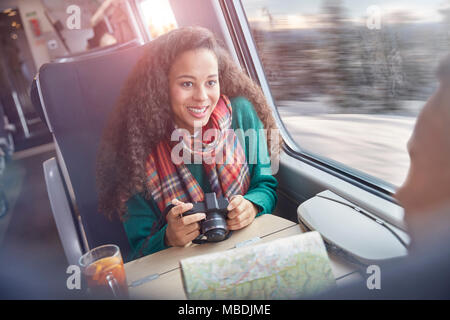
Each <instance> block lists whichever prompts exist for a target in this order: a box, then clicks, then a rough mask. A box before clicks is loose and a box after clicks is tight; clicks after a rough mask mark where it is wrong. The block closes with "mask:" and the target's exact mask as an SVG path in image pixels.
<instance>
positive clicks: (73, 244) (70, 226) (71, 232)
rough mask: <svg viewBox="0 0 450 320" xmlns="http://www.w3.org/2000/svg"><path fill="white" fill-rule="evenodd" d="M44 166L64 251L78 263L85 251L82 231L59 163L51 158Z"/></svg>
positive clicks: (48, 190)
mask: <svg viewBox="0 0 450 320" xmlns="http://www.w3.org/2000/svg"><path fill="white" fill-rule="evenodd" d="M43 167H44V176H45V183H46V185H47V193H48V198H49V200H50V205H51V207H52V213H53V218H54V219H55V223H56V227H57V229H58V234H59V238H60V239H61V243H62V245H63V248H64V253H65V254H66V258H67V261H68V263H69V264H71V265H78V259H79V258H80V256H81V255H82V253H83V247H82V242H81V240H80V237H79V234H80V232H81V231H80V230H78V229H77V223H76V220H74V216H73V214H72V210H71V206H70V203H69V199H68V196H67V194H66V192H65V189H64V184H63V180H62V178H61V174H60V171H59V169H58V163H57V161H56V159H55V158H51V159H48V160H46V161H44V163H43Z"/></svg>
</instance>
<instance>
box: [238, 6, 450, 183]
mask: <svg viewBox="0 0 450 320" xmlns="http://www.w3.org/2000/svg"><path fill="white" fill-rule="evenodd" d="M242 5H243V8H244V10H245V13H246V16H247V18H248V22H249V25H250V28H251V31H252V36H253V39H254V41H255V45H256V47H257V50H258V55H259V58H260V59H261V62H262V64H263V68H264V72H265V75H266V78H267V81H268V82H269V85H270V89H271V93H272V96H273V98H274V102H275V105H276V106H277V110H278V112H279V114H280V116H281V119H282V121H283V122H284V124H285V126H286V128H287V130H288V131H289V133H290V135H291V136H292V138H293V139H294V141H295V142H296V143H297V145H298V146H299V147H300V148H301V149H302V150H305V152H309V153H311V154H314V155H317V156H319V157H322V158H327V159H331V160H333V161H334V162H338V163H339V164H341V165H342V168H346V169H347V170H350V171H351V172H352V173H355V174H361V176H363V177H365V178H367V177H368V178H369V179H370V178H373V181H383V182H385V183H386V185H388V186H392V189H395V187H397V186H399V185H401V184H402V182H403V181H404V179H405V177H406V174H407V170H408V166H409V157H408V153H407V149H406V145H407V141H408V139H409V137H410V135H411V133H412V130H413V127H414V124H415V120H416V117H417V115H418V113H419V112H420V110H421V108H422V107H423V106H424V104H425V102H426V100H427V99H428V98H429V97H430V96H431V95H432V93H433V91H434V90H435V89H436V88H437V85H438V82H437V80H436V76H435V70H436V67H437V65H438V63H439V60H440V59H441V58H442V57H444V56H445V55H446V54H448V53H449V52H450V31H449V30H450V1H449V0H428V1H424V0H421V1H401V0H395V1H392V0H389V1H387V0H380V1H365V0H364V1H356V0H352V1H350V0H346V1H339V0H323V1H287V0H281V1H280V0H242Z"/></svg>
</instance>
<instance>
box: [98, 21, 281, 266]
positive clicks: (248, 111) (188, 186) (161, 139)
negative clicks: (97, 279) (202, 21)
mask: <svg viewBox="0 0 450 320" xmlns="http://www.w3.org/2000/svg"><path fill="white" fill-rule="evenodd" d="M264 129H266V130H267V131H266V132H265V131H264ZM208 130H209V131H208ZM211 130H212V131H211ZM175 132H178V133H179V132H181V134H179V135H178V136H177V135H175V136H176V137H181V140H179V139H176V138H175V139H174V133H175ZM206 132H213V133H217V134H215V135H214V134H209V135H208V134H206ZM239 133H241V134H239ZM242 133H244V134H242ZM191 138H192V139H191ZM180 141H181V142H180ZM280 141H281V139H279V133H278V130H277V128H276V124H275V121H274V118H273V116H272V113H271V111H270V109H269V107H268V105H267V102H266V100H265V97H264V95H263V94H262V91H261V89H260V88H259V87H258V85H256V84H255V83H254V82H252V80H251V79H250V78H249V77H248V76H247V75H246V74H245V73H243V72H242V71H241V70H240V68H239V67H238V66H237V65H235V64H234V62H233V61H232V59H231V58H230V56H229V55H228V53H227V52H226V51H225V49H223V48H222V47H221V46H220V45H219V44H218V42H217V40H216V38H215V37H214V35H213V34H212V33H211V32H210V31H208V30H207V29H204V28H199V27H188V28H180V29H176V30H174V31H171V32H169V33H168V34H165V35H163V36H160V37H159V38H157V39H155V40H154V41H152V42H151V43H149V44H148V45H147V49H146V51H145V53H144V55H143V57H142V58H141V59H140V61H139V62H138V63H137V65H136V66H135V68H134V69H133V71H132V73H131V75H130V76H129V78H128V80H127V82H126V84H125V86H124V88H123V90H122V92H121V96H120V99H119V101H118V105H117V107H116V109H115V110H114V112H113V113H112V116H111V118H110V120H109V122H108V125H107V127H106V129H105V132H104V135H103V139H102V143H101V148H100V152H99V157H98V166H97V181H98V190H99V210H100V212H102V213H105V214H107V215H108V216H109V217H114V216H116V215H119V216H120V218H121V219H122V221H123V223H124V227H125V231H126V233H127V236H128V239H129V242H130V245H131V248H132V250H133V258H136V257H139V256H142V255H146V254H150V253H154V252H156V251H159V250H162V249H165V248H167V247H170V246H185V245H186V244H188V243H189V242H190V241H192V240H193V239H195V238H196V237H197V236H198V235H199V234H200V231H199V228H200V224H199V222H200V221H201V220H202V219H204V218H205V214H204V213H197V214H194V215H189V216H184V217H182V216H181V214H182V213H184V212H186V211H187V210H190V209H191V208H192V203H193V202H199V201H203V200H204V195H205V193H209V192H215V193H216V195H217V196H218V197H219V196H224V197H227V198H228V199H229V201H230V202H229V205H228V207H227V209H228V219H227V225H228V228H229V229H230V230H238V229H241V228H244V227H246V226H247V225H249V224H251V223H252V222H253V220H254V219H255V217H256V216H259V215H261V214H265V213H271V212H272V211H273V210H274V208H275V205H276V201H277V195H276V188H277V185H278V183H277V181H276V179H275V177H273V175H272V172H271V170H270V169H271V163H270V158H269V156H270V155H271V156H272V158H274V156H276V155H277V154H278V153H279V150H280V145H279V142H280ZM180 146H182V148H180ZM175 150H177V151H175ZM180 150H182V151H183V152H187V153H189V155H188V157H186V154H184V155H183V158H182V161H180V156H179V152H178V151H180ZM268 150H270V152H271V153H270V154H269V152H268ZM219 155H222V157H220V156H219ZM198 156H200V158H199V157H198ZM199 159H200V160H199ZM206 159H208V161H206ZM211 159H213V160H211ZM230 159H231V161H229V160H230ZM191 160H192V161H191ZM169 204H173V205H175V207H173V208H172V209H171V210H170V211H168V213H167V214H166V216H163V212H164V211H165V208H167V206H168V205H169Z"/></svg>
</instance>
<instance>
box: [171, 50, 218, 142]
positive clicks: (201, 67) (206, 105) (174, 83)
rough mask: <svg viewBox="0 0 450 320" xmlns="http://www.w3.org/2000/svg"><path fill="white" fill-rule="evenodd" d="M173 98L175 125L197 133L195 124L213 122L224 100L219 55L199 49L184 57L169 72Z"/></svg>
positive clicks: (183, 55) (187, 53)
mask: <svg viewBox="0 0 450 320" xmlns="http://www.w3.org/2000/svg"><path fill="white" fill-rule="evenodd" d="M169 94H170V102H171V107H172V111H173V114H174V122H175V124H176V125H177V126H178V127H179V128H184V129H187V130H189V132H190V133H191V134H193V133H194V122H196V124H197V127H198V125H199V124H200V125H201V126H202V127H203V126H204V125H206V124H207V123H208V121H209V118H210V116H211V113H212V111H213V110H214V108H215V106H216V104H217V102H218V101H219V97H220V86H219V67H218V62H217V58H216V56H215V54H214V53H213V52H212V51H210V50H208V49H197V50H190V51H186V52H183V53H182V54H180V55H179V56H178V57H177V58H176V60H175V62H174V64H173V65H172V67H171V68H170V72H169Z"/></svg>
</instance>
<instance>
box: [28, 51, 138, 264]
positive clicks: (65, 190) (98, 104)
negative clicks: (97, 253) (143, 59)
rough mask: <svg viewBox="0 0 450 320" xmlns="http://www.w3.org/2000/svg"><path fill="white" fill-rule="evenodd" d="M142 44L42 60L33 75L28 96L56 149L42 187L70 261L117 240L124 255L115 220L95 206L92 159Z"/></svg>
mask: <svg viewBox="0 0 450 320" xmlns="http://www.w3.org/2000/svg"><path fill="white" fill-rule="evenodd" d="M144 47H145V45H143V46H134V47H127V48H125V49H124V48H122V49H121V50H117V51H113V52H108V53H106V54H103V55H100V54H96V55H95V56H93V57H90V58H86V57H83V56H81V57H80V58H78V59H72V60H71V61H66V62H64V63H60V62H54V63H48V64H45V65H43V66H42V67H41V68H40V70H39V73H38V75H37V76H36V78H35V82H36V83H35V84H36V87H35V90H34V91H32V95H34V99H33V100H34V101H38V102H39V103H40V106H38V108H42V111H41V116H43V117H44V118H45V120H46V123H47V125H48V127H49V130H50V132H51V133H52V135H53V140H54V143H55V147H56V154H57V156H56V158H52V159H49V160H48V161H46V162H45V163H44V174H45V179H46V184H47V191H48V194H49V199H50V203H51V207H52V211H53V216H54V218H55V222H56V225H57V228H58V233H59V235H60V238H61V242H62V244H63V247H64V251H65V254H66V257H67V259H68V261H69V263H70V264H77V263H78V258H79V257H80V255H81V254H82V253H84V252H85V251H87V250H88V249H89V248H94V247H96V246H99V245H102V244H106V243H115V244H117V245H119V247H120V248H121V251H122V255H123V258H124V259H125V260H126V258H127V257H128V253H129V250H130V248H129V244H128V240H127V237H126V234H125V231H124V228H123V225H122V223H121V221H120V220H119V219H117V220H114V221H110V220H108V219H107V218H106V217H105V216H104V215H103V214H101V213H99V212H98V211H97V202H98V201H97V192H96V183H95V163H96V156H97V149H98V147H99V143H100V138H101V134H102V130H103V128H104V125H105V124H106V120H107V117H108V114H109V113H110V111H111V109H112V108H113V106H114V105H115V101H116V99H117V98H118V95H119V93H120V90H121V87H122V85H123V83H124V80H125V79H126V78H127V76H128V74H129V72H130V71H131V69H132V67H133V66H134V65H135V63H136V61H137V60H138V59H139V57H140V56H141V55H142V53H143V48H144Z"/></svg>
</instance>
